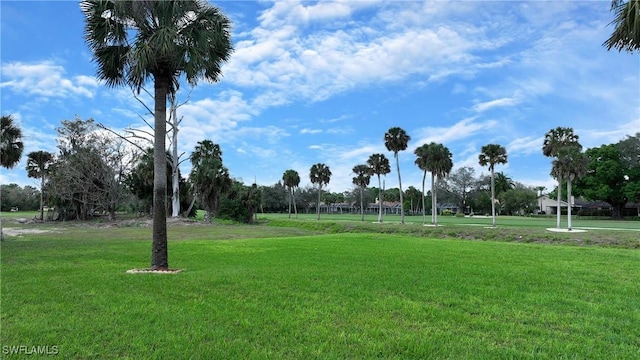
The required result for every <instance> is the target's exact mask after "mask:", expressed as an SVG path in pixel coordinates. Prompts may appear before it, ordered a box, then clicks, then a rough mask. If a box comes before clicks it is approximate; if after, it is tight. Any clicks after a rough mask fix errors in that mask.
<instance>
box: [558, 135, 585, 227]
mask: <svg viewBox="0 0 640 360" xmlns="http://www.w3.org/2000/svg"><path fill="white" fill-rule="evenodd" d="M588 165H589V158H588V157H587V156H586V155H585V154H584V153H583V152H582V151H580V148H579V147H577V146H570V147H567V148H565V149H561V150H560V152H559V154H558V158H557V159H555V160H553V163H552V168H551V175H552V176H554V177H563V178H565V179H567V203H568V205H567V229H568V230H569V231H571V210H572V209H571V205H572V204H571V184H572V183H573V181H574V180H576V179H579V178H581V177H583V176H584V175H585V174H586V173H587V167H588Z"/></svg>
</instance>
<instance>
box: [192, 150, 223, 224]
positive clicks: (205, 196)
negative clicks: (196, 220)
mask: <svg viewBox="0 0 640 360" xmlns="http://www.w3.org/2000/svg"><path fill="white" fill-rule="evenodd" d="M191 165H192V167H191V173H190V174H189V179H190V180H191V183H192V184H193V189H194V192H195V193H196V194H198V196H199V198H200V201H201V203H202V205H203V207H204V209H205V218H204V221H205V222H211V217H212V216H213V214H214V213H215V212H216V211H217V210H218V204H219V200H220V196H221V195H222V194H225V193H227V192H228V191H229V190H230V189H231V187H232V186H233V181H232V180H231V177H230V176H229V170H228V169H227V168H226V167H225V166H224V165H223V164H222V150H220V145H218V144H214V143H213V142H212V141H211V140H203V141H199V142H198V144H197V145H196V147H195V150H194V151H193V153H191Z"/></svg>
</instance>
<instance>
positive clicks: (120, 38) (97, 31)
mask: <svg viewBox="0 0 640 360" xmlns="http://www.w3.org/2000/svg"><path fill="white" fill-rule="evenodd" d="M80 7H81V9H82V12H83V13H84V14H85V17H86V25H85V28H84V38H85V41H86V42H87V44H88V45H89V47H90V48H91V51H92V52H93V54H94V61H95V62H96V63H97V65H98V78H100V79H101V80H104V81H105V82H106V84H107V85H109V86H119V85H124V84H128V85H130V86H132V87H133V88H134V89H138V90H139V89H140V88H141V87H142V86H143V85H144V84H145V82H147V80H149V79H150V78H152V77H153V78H154V79H155V80H158V78H166V79H168V80H170V83H169V85H170V87H169V88H168V90H169V93H170V94H175V92H176V91H177V90H178V76H179V75H180V74H184V75H185V77H186V80H187V82H189V84H190V85H192V86H195V85H196V84H197V82H198V80H199V79H202V78H204V79H206V80H207V81H211V82H216V81H218V78H219V77H220V75H221V70H220V69H221V65H222V63H224V62H226V61H227V60H228V59H229V57H230V55H231V52H232V45H231V35H230V28H231V22H230V21H229V19H228V18H227V17H226V16H224V15H223V14H222V12H221V11H220V10H219V9H218V8H216V7H213V6H211V5H209V4H208V3H206V2H204V1H199V0H195V1H194V0H192V1H183V0H180V1H173V0H165V1H119V0H84V1H82V2H81V4H80ZM132 31H133V32H132Z"/></svg>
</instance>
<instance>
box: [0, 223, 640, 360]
mask: <svg viewBox="0 0 640 360" xmlns="http://www.w3.org/2000/svg"><path fill="white" fill-rule="evenodd" d="M57 225H58V228H57V229H55V230H56V232H51V233H45V234H25V235H23V236H21V237H8V238H7V240H6V241H5V242H3V243H2V244H1V246H2V253H1V256H2V257H1V262H0V264H1V265H0V266H1V276H2V278H1V280H2V285H1V286H2V287H1V290H2V293H1V295H2V314H1V316H2V317H1V320H2V329H1V330H2V332H1V334H0V337H1V341H0V342H1V344H2V346H3V347H2V349H3V355H2V357H3V358H19V357H20V355H13V356H12V355H10V354H6V353H4V349H5V347H6V346H20V345H24V346H29V347H31V346H57V347H58V350H59V355H60V356H61V357H62V358H69V359H71V358H73V359H116V358H128V359H183V358H192V359H247V358H249V359H287V358H288V359H314V358H315V359H344V358H350V359H352V358H353V359H368V358H386V359H430V358H435V359H438V358H450V359H465V358H467V359H478V358H485V359H512V358H518V359H523V358H524V359H526V358H530V359H544V358H550V359H557V358H576V359H583V358H590V359H597V358H607V359H634V358H638V357H640V307H639V306H638V302H639V301H640V281H639V279H640V265H639V264H640V252H639V251H638V250H630V249H616V248H604V247H595V246H590V247H579V246H560V245H541V244H523V243H506V242H492V241H486V242H478V241H464V240H455V239H446V240H438V239H430V238H425V237H423V236H412V235H407V234H388V233H386V234H385V233H335V234H317V233H316V232H312V231H310V230H305V229H295V228H278V227H268V226H264V225H262V226H234V225H218V226H211V227H208V226H174V227H171V228H170V232H169V238H170V245H169V255H170V265H171V266H172V267H178V268H181V269H184V271H183V272H182V273H179V274H176V275H167V274H126V273H125V271H126V270H128V269H131V268H138V267H146V266H148V261H149V258H150V247H151V244H150V240H149V238H150V236H151V235H150V233H151V232H150V229H149V228H143V227H135V226H130V227H126V228H121V227H108V226H105V227H102V228H92V227H81V226H67V227H64V228H59V224H57ZM54 226H55V225H54ZM22 356H24V354H23V355H22ZM25 357H27V356H25ZM28 358H34V356H28Z"/></svg>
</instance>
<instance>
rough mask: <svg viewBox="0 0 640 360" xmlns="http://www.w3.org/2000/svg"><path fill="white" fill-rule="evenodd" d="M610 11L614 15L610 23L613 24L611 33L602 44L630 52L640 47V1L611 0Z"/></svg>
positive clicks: (609, 48)
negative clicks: (613, 27)
mask: <svg viewBox="0 0 640 360" xmlns="http://www.w3.org/2000/svg"><path fill="white" fill-rule="evenodd" d="M611 11H612V12H613V13H614V14H615V17H614V19H613V21H612V22H611V24H613V25H614V26H615V29H614V30H613V33H612V34H611V36H609V38H608V39H607V41H605V42H604V44H602V45H603V46H605V47H606V48H607V50H611V48H614V49H616V50H618V51H622V50H626V51H628V52H630V53H633V52H634V51H637V50H639V49H640V1H639V0H612V1H611Z"/></svg>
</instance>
